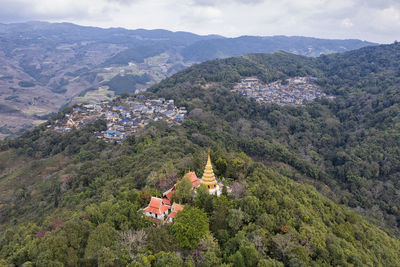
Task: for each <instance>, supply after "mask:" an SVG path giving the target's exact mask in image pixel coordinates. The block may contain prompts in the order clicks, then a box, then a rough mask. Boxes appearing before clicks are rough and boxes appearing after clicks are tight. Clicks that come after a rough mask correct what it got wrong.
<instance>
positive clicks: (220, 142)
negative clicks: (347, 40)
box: [0, 44, 400, 266]
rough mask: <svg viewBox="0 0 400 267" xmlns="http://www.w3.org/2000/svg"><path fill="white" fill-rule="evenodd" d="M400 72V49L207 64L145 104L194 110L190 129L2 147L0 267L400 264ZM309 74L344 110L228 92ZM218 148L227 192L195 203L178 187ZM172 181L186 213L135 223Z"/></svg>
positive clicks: (159, 128)
mask: <svg viewBox="0 0 400 267" xmlns="http://www.w3.org/2000/svg"><path fill="white" fill-rule="evenodd" d="M398 62H400V45H398V44H394V45H388V46H380V47H372V48H365V49H361V50H359V51H355V52H350V53H346V54H343V55H340V54H338V55H331V56H322V57H320V58H316V59H309V58H305V57H300V56H294V55H290V54H287V53H283V52H279V53H276V54H273V55H262V54H260V55H248V56H244V57H240V58H232V59H226V60H220V61H212V62H206V63H204V64H201V65H196V66H194V67H192V68H189V69H187V70H185V71H183V72H181V73H179V74H177V75H174V76H172V77H171V78H168V79H166V80H164V81H163V82H161V83H160V84H158V85H157V86H154V87H153V88H151V90H150V92H148V93H147V94H155V95H157V96H159V97H165V98H167V99H174V100H175V103H176V104H177V105H178V106H186V107H187V109H188V111H189V114H188V117H187V119H186V120H185V121H184V122H183V123H182V125H179V126H174V127H169V126H168V125H167V124H166V123H165V122H163V121H158V122H153V123H151V124H150V125H149V126H148V127H146V128H145V129H143V130H141V131H139V132H138V133H136V134H135V135H134V136H130V137H129V138H127V140H125V142H124V143H123V144H121V145H113V144H108V143H104V142H103V141H100V140H97V138H96V137H95V136H94V132H95V131H99V130H101V129H104V126H105V125H104V122H102V121H98V122H96V123H95V124H92V125H88V126H87V127H86V128H85V129H82V130H80V131H77V130H73V131H72V132H70V133H65V134H59V133H53V132H49V131H46V127H45V125H43V126H41V127H37V128H36V129H35V130H33V131H30V132H26V133H25V134H24V135H23V136H21V137H19V138H16V139H13V140H9V141H7V142H3V143H2V144H1V148H2V150H3V152H1V153H0V171H1V175H0V196H1V199H0V212H1V215H2V216H1V217H0V223H1V224H0V229H1V235H0V263H1V264H10V265H14V266H19V265H22V264H24V263H25V264H26V265H29V264H31V265H33V266H49V265H60V266H61V265H66V266H122V265H128V266H399V265H400V256H399V253H398V251H399V250H400V241H399V240H398V239H396V237H397V231H398V225H397V220H398V218H399V214H398V209H399V208H400V207H399V205H400V204H399V203H398V201H397V197H396V192H397V190H398V188H399V183H398V179H397V178H398V176H399V174H398V172H399V170H398V166H399V165H400V164H399V158H398V156H399V155H400V153H399V147H400V146H399V145H400V144H399V143H398V140H399V138H398V137H399V136H398V133H399V128H398V127H399V125H400V121H399V112H398V105H399V100H400V99H399V95H400V94H399V88H398V84H399V81H398V79H399V75H398V66H399V63H398ZM304 75H312V76H316V77H317V78H318V82H319V83H320V84H321V86H323V88H324V90H326V91H327V92H330V93H333V94H335V95H336V98H335V99H334V100H319V101H315V102H313V103H310V104H309V105H306V106H302V107H291V106H285V107H280V106H276V105H268V106H261V105H258V104H257V103H256V102H255V101H253V100H248V99H246V98H244V97H243V96H241V95H237V94H234V93H232V92H231V91H230V89H231V86H232V85H233V83H234V82H236V81H237V80H238V79H239V78H241V77H246V76H258V77H259V78H260V79H262V80H264V81H270V80H274V79H278V78H280V77H286V76H304ZM62 117H63V113H60V114H58V115H57V116H56V117H55V118H62ZM49 123H51V121H50V122H49ZM208 147H210V148H211V159H212V162H213V163H214V171H215V173H216V174H217V175H218V177H219V179H220V180H222V181H223V183H224V184H225V186H224V188H223V190H222V191H223V193H222V195H221V196H220V197H218V198H217V197H216V196H212V195H209V194H208V193H207V190H206V189H205V188H203V187H200V189H199V190H198V192H197V194H196V196H195V197H192V195H191V194H188V192H189V191H188V190H187V189H188V186H187V185H186V184H187V181H186V180H187V179H183V180H182V179H181V178H182V177H183V176H184V174H185V173H186V172H187V171H188V170H193V171H195V172H196V173H197V175H198V176H200V175H201V173H202V171H203V168H204V165H205V162H206V159H207V148H208ZM3 162H4V163H3ZM26 162H27V163H26ZM222 177H224V179H223V178H222ZM177 180H180V181H179V182H178V189H179V191H180V193H179V194H178V195H177V197H179V199H180V200H181V201H182V202H184V203H185V208H184V209H183V211H181V212H179V213H178V215H177V217H176V220H175V222H174V223H172V224H169V225H164V226H160V227H156V226H154V225H152V224H151V222H150V221H149V220H146V219H145V218H144V215H143V213H142V212H141V211H138V210H139V209H140V208H141V207H145V206H146V205H147V204H148V202H149V200H150V197H151V196H161V192H163V191H164V190H165V189H167V188H169V187H170V186H171V184H173V183H175V182H176V181H177ZM305 183H312V184H313V185H314V186H311V185H307V184H305ZM228 188H229V190H228ZM316 189H317V190H319V191H321V192H322V193H324V194H325V195H326V196H323V195H322V194H320V193H319V192H318V191H317V190H316ZM328 197H330V198H332V199H333V200H330V199H329V198H328ZM336 201H339V202H341V204H343V205H340V204H337V203H336ZM345 205H347V206H349V207H360V208H358V210H360V211H361V214H357V213H356V212H354V211H351V210H349V209H348V208H347V207H345ZM364 215H367V216H364ZM365 217H367V218H368V219H369V220H370V221H367V220H366V218H365ZM374 218H375V219H374ZM374 223H376V224H378V226H379V227H378V226H376V225H374ZM383 230H385V231H383Z"/></svg>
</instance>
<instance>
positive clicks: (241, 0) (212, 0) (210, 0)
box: [192, 0, 265, 6]
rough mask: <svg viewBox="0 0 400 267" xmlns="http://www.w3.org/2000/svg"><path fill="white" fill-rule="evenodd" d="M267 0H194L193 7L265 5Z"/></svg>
mask: <svg viewBox="0 0 400 267" xmlns="http://www.w3.org/2000/svg"><path fill="white" fill-rule="evenodd" d="M263 2H265V0H231V1H230V0H192V4H193V5H198V6H223V5H228V4H231V3H238V4H244V5H246V4H259V3H263Z"/></svg>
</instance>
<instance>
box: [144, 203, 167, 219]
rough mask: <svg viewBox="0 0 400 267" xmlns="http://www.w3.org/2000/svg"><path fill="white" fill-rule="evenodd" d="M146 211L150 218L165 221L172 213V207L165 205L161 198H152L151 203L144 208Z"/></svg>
mask: <svg viewBox="0 0 400 267" xmlns="http://www.w3.org/2000/svg"><path fill="white" fill-rule="evenodd" d="M144 211H145V215H146V216H148V217H152V218H155V219H159V220H163V219H164V218H165V217H166V216H167V215H168V214H169V213H170V212H171V206H169V205H165V203H164V202H163V200H162V199H161V198H158V197H151V200H150V203H149V205H148V206H147V207H146V208H144Z"/></svg>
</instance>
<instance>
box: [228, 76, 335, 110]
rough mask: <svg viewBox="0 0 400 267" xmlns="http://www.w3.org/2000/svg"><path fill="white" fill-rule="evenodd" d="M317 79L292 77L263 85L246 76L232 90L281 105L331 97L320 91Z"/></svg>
mask: <svg viewBox="0 0 400 267" xmlns="http://www.w3.org/2000/svg"><path fill="white" fill-rule="evenodd" d="M317 80H318V79H317V78H315V77H293V78H288V79H286V80H278V81H275V82H271V83H268V84H265V85H264V84H262V83H261V81H260V80H259V79H258V78H256V77H248V78H245V79H241V80H240V82H239V83H237V84H236V85H235V86H234V87H233V90H232V91H233V92H238V93H240V94H243V95H244V96H246V97H248V98H254V99H255V100H256V101H257V102H259V103H261V104H266V103H276V104H278V105H281V106H284V105H296V106H298V105H303V104H304V102H310V101H312V100H314V99H315V98H329V99H333V98H334V96H328V95H326V94H325V93H323V92H322V90H321V87H320V86H318V85H317V84H316V83H315V82H316V81H317Z"/></svg>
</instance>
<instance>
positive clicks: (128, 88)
mask: <svg viewBox="0 0 400 267" xmlns="http://www.w3.org/2000/svg"><path fill="white" fill-rule="evenodd" d="M241 38H242V37H239V38H224V37H221V36H215V35H209V36H201V35H196V34H192V33H187V32H171V31H167V30H142V29H138V30H127V29H120V28H111V29H102V28H98V27H90V26H79V25H75V24H71V23H55V24H54V23H47V22H33V23H30V24H29V23H19V24H2V25H1V30H0V62H1V63H2V64H3V65H2V68H0V88H2V94H1V95H0V103H1V104H2V105H6V106H9V107H10V108H12V109H16V110H20V114H21V115H18V116H10V115H9V114H6V113H0V122H1V125H2V127H1V129H4V130H2V132H0V138H1V137H4V136H12V135H13V134H14V135H18V134H21V133H22V132H23V131H24V129H27V128H29V127H32V126H33V125H37V124H39V123H42V122H43V120H41V119H40V118H43V117H45V116H49V114H52V113H55V112H57V111H58V110H59V109H60V108H62V107H64V106H65V105H69V104H74V103H82V102H87V101H100V100H102V99H108V98H110V97H112V96H113V95H115V94H118V93H120V92H131V93H132V92H135V91H140V90H144V89H146V88H148V87H150V86H151V85H152V84H154V83H156V82H159V81H161V80H162V79H163V78H166V77H168V76H170V75H172V74H174V73H176V72H178V71H180V70H182V69H184V68H186V67H188V66H191V65H193V64H195V63H199V62H200V61H203V60H208V59H213V58H221V57H230V56H233V55H242V54H247V53H249V52H256V51H258V52H271V51H275V50H280V49H284V48H286V50H291V51H293V49H295V50H296V47H297V48H298V49H297V50H298V51H297V52H298V53H300V54H302V53H303V54H304V53H305V54H310V53H311V52H312V53H313V54H315V55H318V54H320V53H324V52H326V53H329V52H335V51H344V50H350V49H354V48H359V47H361V46H365V45H373V43H368V42H363V41H358V42H355V43H351V42H350V43H349V42H348V41H337V42H339V43H337V44H336V43H335V42H336V41H334V40H326V41H324V40H322V39H315V38H305V39H302V40H303V41H301V40H300V41H298V40H297V39H296V38H295V37H293V38H294V39H293V38H292V39H290V38H289V37H287V39H285V40H281V41H279V40H278V41H274V44H273V46H272V43H271V42H272V41H271V40H274V38H275V37H268V38H270V39H268V40H263V39H262V37H252V38H247V37H245V39H244V40H242V39H241ZM246 38H247V39H246ZM280 38H281V37H280ZM275 39H276V38H275ZM278 39H279V38H278ZM238 40H239V41H238ZM254 40H255V41H254ZM304 40H309V41H308V43H307V44H306V45H304V44H303V43H304ZM199 42H200V43H199ZM204 42H205V43H204ZM215 42H216V44H215ZM219 42H224V44H225V45H222V46H221V45H220V44H219ZM253 42H254V44H253V45H252V44H251V43H253ZM321 42H322V43H321ZM323 42H328V43H335V44H334V45H333V47H331V46H328V45H326V44H324V43H323ZM341 42H344V46H345V47H344V48H343V47H342V45H339V44H340V43H341ZM196 43H197V45H196ZM203 44H204V45H203ZM237 44H240V46H239V45H237ZM299 47H301V49H300V48H299ZM309 47H311V48H312V49H311V50H309V49H308V48H309ZM310 51H311V52H310ZM121 58H122V59H123V60H121ZM124 75H130V76H129V79H125V78H124ZM143 75H146V77H147V78H148V79H142V78H140V77H144V76H143ZM114 77H117V79H119V80H121V84H123V86H122V87H121V86H116V87H110V86H109V85H108V84H109V81H110V80H111V79H112V78H114ZM133 77H136V78H133ZM138 77H139V78H138ZM21 85H25V87H24V86H21ZM26 85H30V86H29V87H26ZM114 85H115V83H114Z"/></svg>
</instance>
